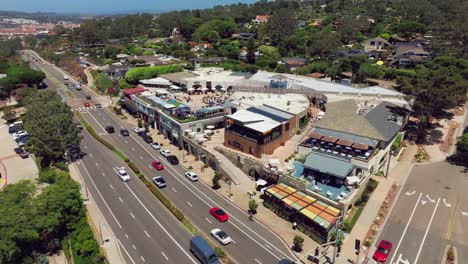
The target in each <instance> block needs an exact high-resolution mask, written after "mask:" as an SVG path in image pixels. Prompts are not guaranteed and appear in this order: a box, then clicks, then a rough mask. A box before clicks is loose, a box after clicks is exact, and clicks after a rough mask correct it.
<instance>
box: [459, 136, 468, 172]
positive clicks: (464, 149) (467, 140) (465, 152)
mask: <svg viewBox="0 0 468 264" xmlns="http://www.w3.org/2000/svg"><path fill="white" fill-rule="evenodd" d="M457 152H458V153H457V154H458V157H459V158H461V160H462V161H465V164H468V163H467V162H468V133H465V134H463V135H462V136H461V137H460V138H459V139H458V141H457Z"/></svg>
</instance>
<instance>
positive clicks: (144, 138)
mask: <svg viewBox="0 0 468 264" xmlns="http://www.w3.org/2000/svg"><path fill="white" fill-rule="evenodd" d="M142 138H143V140H144V141H145V142H146V143H148V144H150V143H153V138H152V137H151V136H150V135H147V134H144V135H143V136H142Z"/></svg>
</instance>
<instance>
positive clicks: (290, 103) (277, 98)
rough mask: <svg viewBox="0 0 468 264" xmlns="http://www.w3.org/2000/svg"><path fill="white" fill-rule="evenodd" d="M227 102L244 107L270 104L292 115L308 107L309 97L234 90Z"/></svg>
mask: <svg viewBox="0 0 468 264" xmlns="http://www.w3.org/2000/svg"><path fill="white" fill-rule="evenodd" d="M226 101H227V102H229V103H233V104H235V105H238V107H240V108H243V109H246V108H249V107H252V106H262V105H266V106H270V107H273V108H276V109H279V110H282V111H285V112H288V113H291V114H294V115H297V114H299V113H302V112H303V111H304V110H306V109H307V108H308V107H309V99H307V97H305V96H304V95H302V94H293V93H288V94H267V93H250V92H235V93H234V94H232V95H231V96H230V97H229V98H228V99H227V100H226Z"/></svg>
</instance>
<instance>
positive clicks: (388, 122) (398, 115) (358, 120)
mask: <svg viewBox="0 0 468 264" xmlns="http://www.w3.org/2000/svg"><path fill="white" fill-rule="evenodd" d="M405 116H406V110H405V109H404V108H402V107H399V106H397V105H395V104H393V103H389V102H383V101H373V102H367V101H365V102H363V103H360V102H358V101H357V100H353V99H349V100H342V101H337V102H332V103H328V104H327V105H326V112H325V116H324V117H323V119H321V120H319V121H318V122H317V124H316V127H318V128H323V129H328V130H332V131H337V132H344V133H348V134H352V135H356V136H361V137H367V138H371V139H375V140H380V141H389V140H391V139H392V138H393V137H394V136H395V135H396V134H397V133H398V132H399V131H400V129H401V127H402V125H403V119H404V117H405Z"/></svg>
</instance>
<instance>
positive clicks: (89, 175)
mask: <svg viewBox="0 0 468 264" xmlns="http://www.w3.org/2000/svg"><path fill="white" fill-rule="evenodd" d="M82 166H83V168H84V169H85V171H86V174H88V177H89V179H90V180H91V183H92V184H93V186H94V188H95V189H96V191H97V193H98V194H99V197H101V200H102V201H103V202H104V204H105V205H106V207H107V210H109V212H110V213H111V215H112V217H113V218H114V220H115V222H116V223H117V225H119V227H120V229H122V225H121V224H120V223H119V221H118V220H117V217H115V215H114V213H113V212H112V210H111V209H110V207H109V205H108V204H107V202H106V200H104V197H103V196H102V194H101V192H100V191H99V189H98V188H97V186H96V184H95V183H94V180H93V178H91V174H89V171H88V169H87V168H86V167H85V166H84V165H82Z"/></svg>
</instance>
